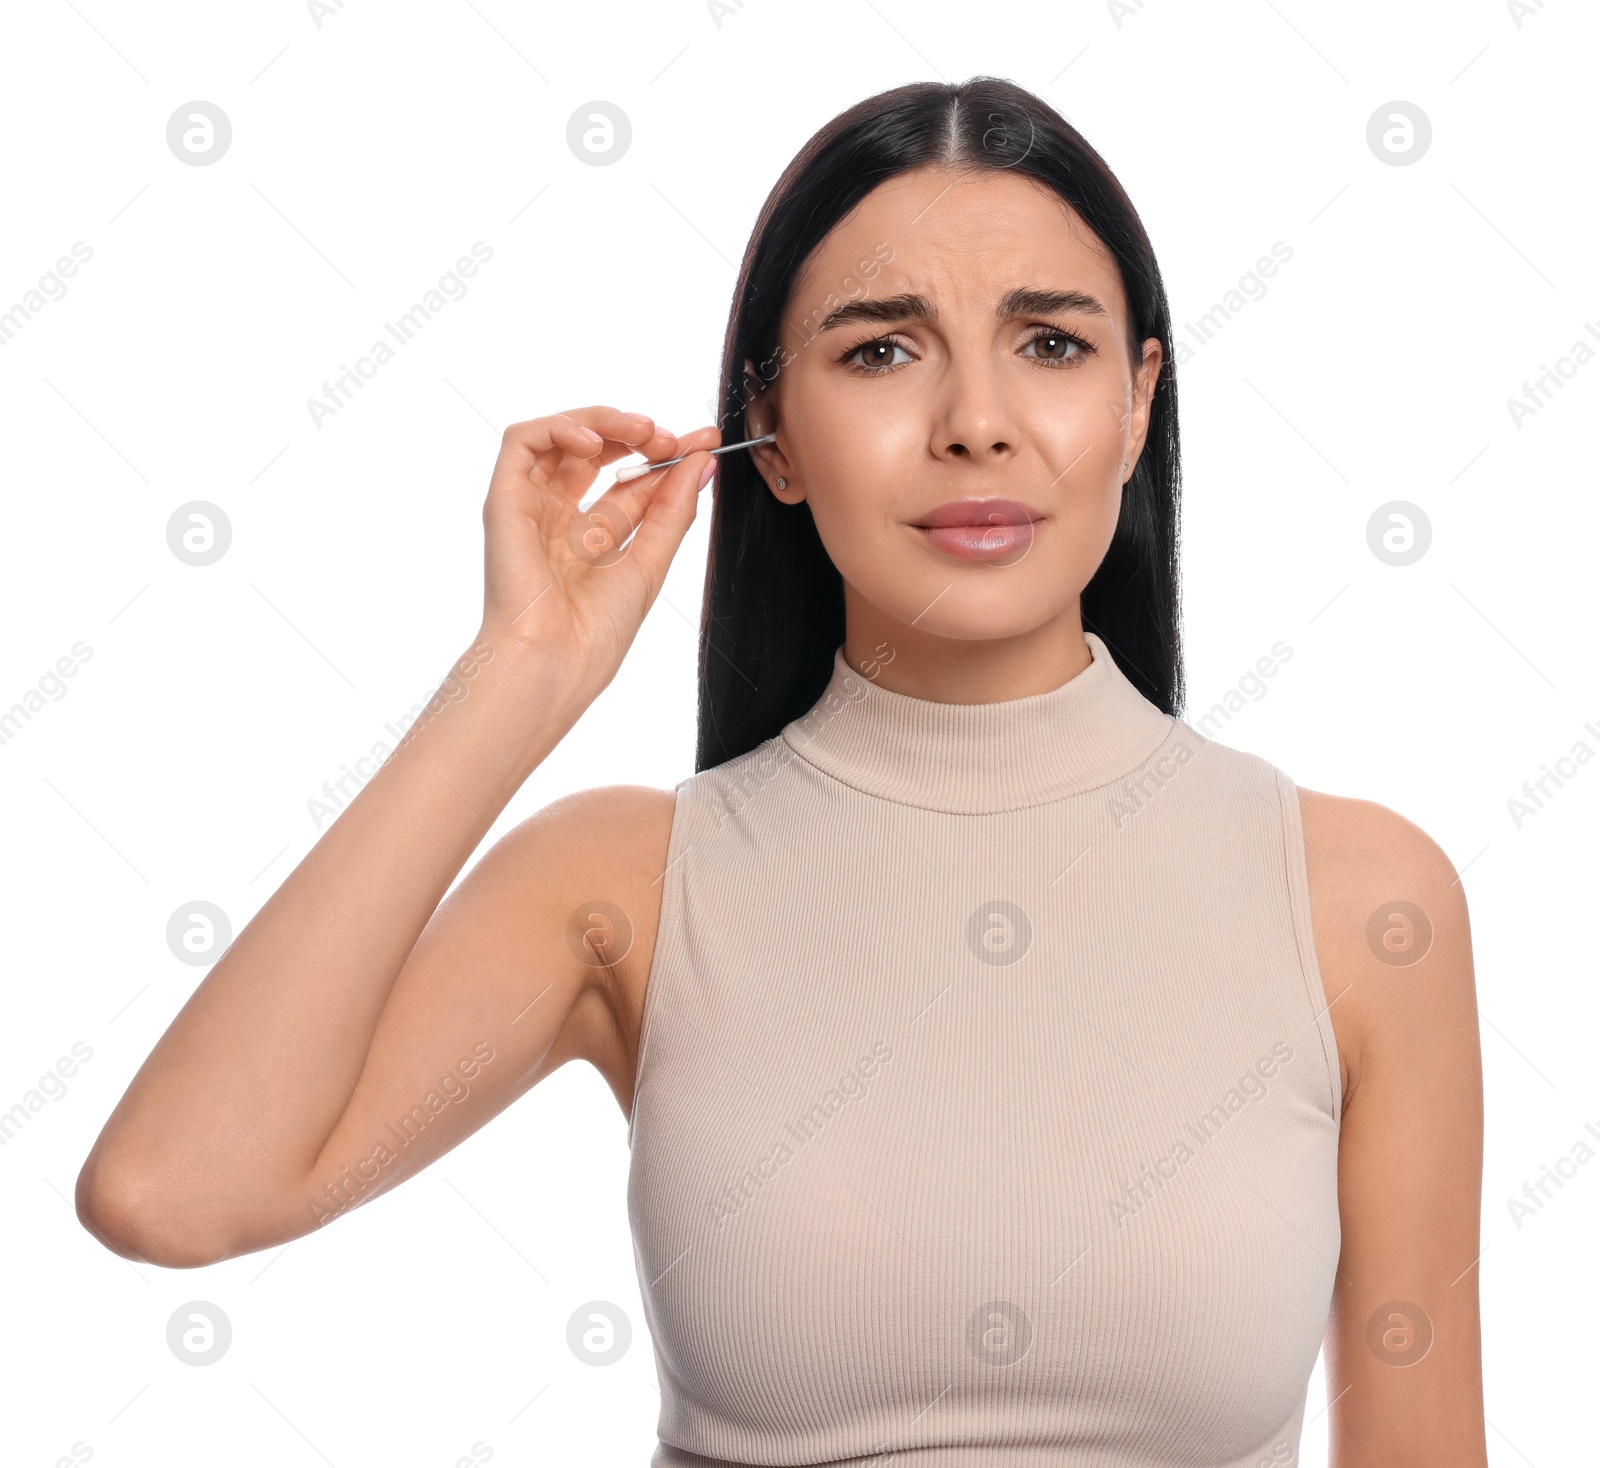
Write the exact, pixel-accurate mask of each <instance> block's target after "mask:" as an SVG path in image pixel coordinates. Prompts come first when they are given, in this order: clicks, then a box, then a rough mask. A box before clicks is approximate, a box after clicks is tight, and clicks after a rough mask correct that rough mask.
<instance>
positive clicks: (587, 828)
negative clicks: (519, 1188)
mask: <svg viewBox="0 0 1600 1468" xmlns="http://www.w3.org/2000/svg"><path fill="white" fill-rule="evenodd" d="M717 440H718V434H717V431H716V430H715V429H714V428H707V429H702V430H698V431H697V432H695V433H693V434H689V435H686V436H685V437H684V438H682V439H681V440H680V439H678V438H675V437H674V436H673V435H672V434H670V433H667V432H665V431H658V430H657V429H656V428H655V427H654V425H653V424H652V423H651V421H650V420H649V419H647V418H643V417H642V416H641V415H636V414H624V413H621V412H619V411H617V410H616V409H613V408H603V407H593V408H583V409H577V410H574V411H573V412H571V413H569V414H557V415H554V416H552V417H548V418H540V419H533V420H530V421H528V422H525V423H519V424H515V425H513V426H512V427H511V428H509V429H507V430H506V433H505V437H504V441H503V443H502V447H501V450H500V454H499V457H498V459H497V461H496V464H495V468H494V473H493V476H492V478H491V482H490V488H489V494H488V497H487V499H486V501H485V505H484V527H485V578H484V579H485V587H484V616H483V621H482V624H481V625H480V628H479V631H478V635H477V637H475V638H474V639H473V640H472V643H471V645H470V648H469V650H468V651H467V653H466V654H464V655H463V657H462V658H461V659H460V660H459V661H458V662H457V663H456V665H455V667H454V668H453V669H452V671H451V674H450V675H449V677H447V678H446V680H445V682H444V684H443V685H442V687H441V688H440V691H439V694H438V696H436V697H435V698H434V700H433V701H432V702H431V703H430V704H429V705H428V707H427V709H426V710H425V711H424V712H423V713H422V714H421V715H420V716H419V717H418V719H417V720H416V722H415V724H414V725H413V726H412V727H411V729H410V730H408V731H407V734H406V737H405V738H404V739H403V740H402V742H401V744H400V746H399V747H398V748H397V749H396V750H395V751H394V752H393V753H392V754H391V755H390V757H389V758H388V760H387V761H385V763H384V764H383V765H382V767H381V768H380V769H379V771H378V773H377V774H376V775H375V776H374V777H373V778H372V779H371V780H369V781H368V782H367V784H366V785H364V786H363V787H362V789H361V790H360V792H359V793H358V794H357V796H356V797H355V799H354V800H353V801H352V802H351V803H350V804H349V805H348V806H347V807H346V808H345V809H344V811H342V812H341V813H340V815H339V817H338V819H337V820H336V821H335V822H334V823H333V825H332V826H331V827H329V829H328V830H327V831H326V832H325V833H324V834H323V836H322V837H321V839H320V840H319V841H318V842H317V844H316V845H315V846H314V847H313V848H312V849H311V851H310V852H309V853H308V854H307V855H306V856H305V858H304V859H303V860H302V861H301V862H300V864H299V865H298V866H297V867H296V868H295V869H294V871H293V872H292V873H290V875H289V876H288V878H287V879H286V880H285V881H284V883H283V884H282V886H281V887H279V888H278V890H277V891H276V892H275V893H274V894H273V895H272V897H271V898H270V899H269V900H268V901H267V903H266V904H265V905H264V906H263V907H262V908H261V910H260V911H259V912H258V913H257V914H256V915H255V917H254V918H253V919H252V920H251V921H250V923H249V924H248V925H247V926H246V927H245V928H244V930H243V931H242V932H241V933H240V934H239V935H238V936H237V937H236V938H235V939H234V941H233V943H232V945H231V946H230V947H229V948H228V950H227V951H226V952H225V953H224V954H223V956H222V957H221V958H220V959H219V960H218V961H217V962H216V964H215V965H213V967H212V969H211V971H210V972H209V973H208V974H207V976H206V978H205V979H204V981H203V982H202V983H201V984H200V986H199V987H198V988H197V989H196V991H195V992H194V994H193V995H192V996H191V997H190V999H189V1001H188V1003H187V1004H185V1005H184V1007H183V1008H182V1009H181V1010H180V1011H179V1013H178V1015H177V1017H176V1018H175V1019H174V1020H173V1022H172V1024H171V1025H170V1026H169V1027H168V1029H167V1031H166V1033H165V1034H164V1035H163V1036H162V1037H161V1039H160V1041H159V1042H158V1043H157V1045H156V1047H155V1049H154V1050H153V1051H152V1052H151V1054H150V1056H149V1058H148V1059H147V1060H146V1061H145V1063H144V1065H143V1066H142V1067H141V1069H140V1070H139V1072H138V1074H137V1075H136V1076H135V1077H134V1079H133V1081H132V1083H131V1084H130V1085H129V1087H128V1090H127V1092H126V1093H125V1094H124V1096H123V1097H122V1099H121V1101H120V1102H119V1103H118V1105H117V1107H116V1109H115V1110H114V1111H113V1112H112V1114H111V1116H110V1118H109V1119H108V1120H107V1122H106V1124H105V1126H104V1128H103V1129H102V1131H101V1133H100V1136H99V1137H98V1139H97V1140H96V1142H95V1145H94V1148H93V1149H92V1151H91V1152H90V1154H89V1156H88V1158H87V1160H86V1161H85V1163H84V1165H83V1169H82V1171H81V1172H80V1174H79V1178H78V1188H77V1204H78V1215H79V1218H80V1219H81V1220H82V1222H83V1224H84V1226H85V1227H86V1228H87V1229H89V1231H90V1232H91V1233H93V1234H94V1235H95V1236H96V1237H97V1238H99V1239H100V1240H101V1241H102V1242H103V1243H105V1244H106V1246H107V1247H108V1248H111V1249H113V1250H115V1251H116V1252H118V1253H121V1254H124V1255H127V1256H129V1257H132V1258H138V1259H144V1260H148V1261H149V1262H151V1263H154V1264H161V1265H166V1266H169V1267H183V1266H191V1265H200V1264H207V1263H211V1262H214V1261H216V1260H218V1259H223V1258H227V1257H230V1256H232V1255H235V1254H240V1253H246V1252H249V1251H250V1250H254V1249H260V1248H265V1247H267V1246H268V1245H271V1244H276V1243H281V1242H283V1241H285V1240H287V1239H291V1238H294V1237H297V1236H298V1235H301V1234H304V1233H307V1232H309V1231H310V1230H312V1229H314V1228H316V1227H318V1226H319V1224H323V1223H326V1222H328V1221H331V1219H332V1218H335V1217H337V1216H338V1215H339V1214H340V1213H341V1212H343V1211H345V1210H346V1209H348V1208H349V1207H352V1206H355V1204H357V1203H359V1202H363V1201H366V1200H367V1199H369V1198H371V1197H373V1196H375V1195H376V1194H377V1193H378V1192H381V1191H383V1190H384V1189H386V1188H388V1187H392V1186H393V1185H394V1183H395V1182H397V1181H399V1180H400V1179H401V1178H403V1177H405V1176H408V1175H410V1174H411V1173H413V1172H415V1171H416V1170H417V1169H418V1168H419V1167H421V1166H424V1165H425V1164H426V1163H427V1162H428V1161H430V1160H432V1159H433V1158H434V1157H436V1156H438V1155H439V1154H440V1153H441V1152H443V1151H445V1150H447V1149H448V1148H449V1147H451V1146H453V1145H455V1144H456V1143H457V1142H459V1141H460V1140H461V1139H462V1138H463V1137H465V1136H466V1135H468V1134H469V1133H470V1132H471V1131H473V1130H474V1129H475V1128H476V1127H478V1126H481V1125H482V1124H483V1123H484V1122H485V1121H487V1120H488V1119H489V1118H490V1117H492V1116H493V1115H494V1114H495V1113H496V1112H497V1111H499V1110H500V1109H501V1108H503V1107H504V1106H506V1105H508V1104H509V1103H510V1102H511V1101H512V1100H513V1099H515V1097H516V1096H517V1095H519V1094H521V1092H522V1091H524V1090H526V1089H527V1087H528V1086H530V1085H532V1084H533V1083H534V1082H535V1081H536V1080H537V1079H539V1078H540V1076H542V1075H544V1074H548V1073H549V1071H550V1070H552V1069H554V1068H555V1066H556V1065H558V1064H560V1063H561V1061H562V1060H563V1059H567V1058H571V1054H570V1053H567V1054H563V1053H561V1052H562V1047H563V1046H570V1045H574V1044H577V1045H581V1044H583V1043H584V1036H585V1034H587V1033H589V1032H590V1031H591V1030H592V1029H593V1026H592V1025H591V1024H590V1011H591V1009H592V1006H593V1004H594V1002H595V1001H596V999H604V998H608V997H609V991H608V989H607V986H608V985H609V984H610V982H611V979H610V974H609V971H608V970H607V969H606V968H605V967H604V966H602V965H601V964H600V963H599V962H598V961H597V960H598V958H600V957H604V954H603V953H600V954H596V952H595V946H596V944H600V945H601V946H602V947H603V945H604V943H605V941H606V938H605V935H604V933H603V931H599V930H597V929H595V927H594V925H593V924H590V925H589V927H587V928H586V927H585V926H584V921H583V920H582V919H581V916H580V917H576V918H575V917H574V915H575V914H576V913H577V909H578V908H579V907H580V906H581V905H583V904H585V903H587V902H589V901H590V900H591V899H593V898H595V897H596V896H597V895H602V894H597V893H596V892H595V891H594V890H592V883H593V880H594V879H595V876H594V874H599V873H609V874H610V876H609V880H611V881H613V882H618V883H623V884H625V883H626V882H627V881H628V880H629V879H630V874H631V875H635V876H636V875H637V871H638V870H639V869H640V868H641V866H642V865H647V864H648V861H649V860H650V857H649V855H648V853H647V851H646V846H647V845H648V843H645V845H641V844H640V841H639V839H638V836H639V834H640V833H642V832H644V831H645V830H646V828H647V826H648V823H647V822H646V823H644V824H640V823H639V822H638V821H635V820H634V819H633V818H632V816H631V814H630V813H631V812H635V811H636V810H637V811H643V810H644V809H645V808H646V807H648V808H650V809H653V810H655V811H656V812H657V815H658V816H659V803H660V801H661V800H662V799H664V798H665V797H663V796H662V794H661V793H660V792H643V791H632V792H629V791H627V790H611V791H597V792H590V793H589V794H588V795H586V796H584V797H578V798H574V799H572V800H569V801H566V802H557V804H556V805H555V806H553V807H551V808H550V809H549V810H548V811H546V812H543V813H541V815H540V816H538V817H535V818H534V819H533V820H532V821H529V822H525V823H523V825H522V826H520V827H519V828H518V829H517V830H516V831H515V832H513V833H512V834H511V835H510V836H509V837H507V838H506V839H504V840H502V841H501V842H500V843H499V844H498V845H497V846H495V847H494V848H493V849H492V850H491V852H490V853H489V854H488V855H487V856H486V857H485V858H484V859H483V861H482V862H481V863H480V864H479V866H478V867H476V868H475V869H474V870H473V872H471V873H470V874H469V876H468V878H467V880H466V881H464V882H463V883H462V884H461V885H460V887H459V888H458V889H457V891H456V892H454V893H452V894H451V897H450V900H449V901H448V902H445V903H444V904H443V906H442V907H441V905H440V903H441V899H442V898H443V897H444V894H445V893H446V891H447V890H448V889H449V887H450V884H451V883H452V882H453V881H454V879H455V877H456V876H457V874H458V873H459V872H460V871H461V868H462V866H463V865H464V863H465V862H466V860H467V858H468V857H469V856H470V855H471V853H472V852H473V850H474V849H475V848H476V847H477V845H478V843H479V842H480V841H481V840H482V838H483V836H484V834H485V832H486V831H487V830H488V829H489V827H490V826H491V824H492V823H493V822H494V821H495V820H496V819H497V818H498V817H499V815H500V813H501V812H502V811H503V810H504V808H505V806H506V804H507V802H508V801H509V800H510V799H511V797H512V795H513V794H515V792H516V791H517V789H518V788H519V787H520V786H521V784H522V782H523V781H524V780H525V779H526V778H527V777H528V775H529V774H530V773H531V772H532V771H533V770H534V769H535V768H537V766H538V765H539V763H540V762H541V761H542V760H543V759H544V758H545V756H546V755H548V754H549V753H550V751H551V750H552V749H554V748H555V747H556V745H557V744H558V743H559V742H560V740H561V738H562V737H563V736H564V735H565V734H566V732H567V731H568V730H569V729H570V728H571V727H572V725H573V724H574V723H575V722H576V721H577V719H578V718H579V716H580V715H581V714H582V713H583V711H584V709H586V708H587V707H588V705H589V704H590V703H591V702H592V701H593V700H594V698H595V697H596V696H597V695H598V694H599V693H600V691H601V690H602V689H603V688H605V686H606V685H607V684H608V683H609V682H610V681H611V679H612V677H613V676H614V675H615V673H616V669H617V667H618V665H619V664H620V663H621V660H622V658H623V656H624V655H625V653H626V652H627V650H628V647H629V646H630V645H631V643H632V641H633V638H634V636H635V634H636V633H637V631H638V627H639V624H640V622H641V621H642V619H643V617H644V614H645V612H646V611H647V610H648V609H649V607H650V605H651V603H652V602H653V601H654V599H655V596H656V595H657V593H658V592H659V591H660V588H661V583H662V581H663V580H664V578H665V575H666V569H667V566H668V565H669V563H670V561H671V558H672V556H673V554H674V553H675V552H676V550H677V547H678V546H679V544H680V543H681V541H682V538H683V535H684V532H685V531H686V530H687V528H688V526H689V524H690V523H691V522H692V520H693V518H694V514H695V507H696V499H697V494H698V488H699V485H700V482H701V474H702V472H703V471H709V469H710V466H711V464H712V463H713V461H712V460H711V458H710V457H709V455H707V454H705V453H701V452H698V451H699V450H702V449H706V448H709V447H712V446H714V445H715V444H716V442H717ZM633 452H642V453H644V454H645V455H646V456H647V457H648V458H651V459H658V458H666V457H669V456H673V455H676V454H679V453H685V452H688V453H689V454H690V457H689V458H687V459H686V460H685V461H684V462H683V463H681V464H679V465H677V466H676V467H675V468H673V469H669V470H663V471H659V472H656V473H653V474H649V475H646V476H644V477H643V478H641V479H637V480H634V481H632V482H631V483H629V484H627V485H625V486H621V487H619V488H617V489H614V490H610V491H608V492H607V493H606V494H605V495H604V496H603V497H602V498H601V500H600V501H598V502H597V504H596V505H595V506H594V507H591V509H590V510H589V511H588V512H582V511H580V510H579V509H578V505H579V502H580V500H581V498H582V496H583V494H584V492H585V491H586V490H587V489H588V488H589V486H590V485H591V484H592V483H593V482H594V479H595V476H596V472H597V471H598V469H599V468H601V467H602V466H603V465H605V464H607V463H610V462H612V461H613V460H615V459H617V458H620V457H622V456H624V455H626V454H629V453H633ZM633 526H637V527H638V528H637V530H636V531H635V533H634V534H633V535H632V539H631V540H630V541H629V542H628V544H627V546H626V549H625V551H622V552H621V553H619V548H618V546H617V540H618V539H619V538H622V537H625V536H626V534H627V531H628V529H630V528H631V527H633ZM619 530H620V531H621V536H620V537H619V536H618V534H617V532H618V531H619ZM657 824H659V819H658V820H657ZM630 829H631V830H632V831H633V832H634V833H635V835H634V838H633V839H629V836H628V833H629V831H630ZM608 842H610V843H611V846H610V848H609V849H608V846H607V843H608ZM617 890H624V889H623V887H618V888H617ZM628 890H634V889H628ZM569 918H573V919H574V921H575V922H576V923H577V931H578V933H579V935H580V939H581V935H582V934H583V933H585V932H587V933H588V934H589V936H588V938H587V939H586V940H582V941H580V943H579V945H578V946H577V947H574V945H573V944H572V943H571V942H570V941H569V922H568V920H569ZM585 949H586V950H587V956H586V955H585V952H584V950H585ZM585 996H591V997H590V998H589V999H587V1000H586V998H585Z"/></svg>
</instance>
